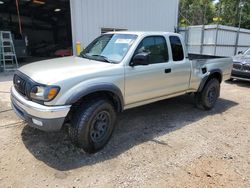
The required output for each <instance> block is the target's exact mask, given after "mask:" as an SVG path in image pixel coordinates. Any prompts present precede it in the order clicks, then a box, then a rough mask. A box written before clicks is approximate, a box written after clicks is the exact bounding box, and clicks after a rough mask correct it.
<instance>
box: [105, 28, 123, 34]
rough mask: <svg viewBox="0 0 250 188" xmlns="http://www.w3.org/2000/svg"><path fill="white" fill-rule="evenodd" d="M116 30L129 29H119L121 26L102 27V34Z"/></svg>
mask: <svg viewBox="0 0 250 188" xmlns="http://www.w3.org/2000/svg"><path fill="white" fill-rule="evenodd" d="M114 31H127V29H119V28H101V34H104V33H107V32H114Z"/></svg>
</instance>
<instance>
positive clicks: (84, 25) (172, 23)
mask: <svg viewBox="0 0 250 188" xmlns="http://www.w3.org/2000/svg"><path fill="white" fill-rule="evenodd" d="M70 5H71V20H72V35H73V44H75V43H76V42H77V41H80V42H81V43H82V44H83V46H84V47H86V45H88V44H89V43H90V42H91V41H92V40H93V39H94V38H96V37H97V36H99V35H100V34H101V28H119V29H127V30H137V31H138V30H141V31H171V32H173V31H174V29H175V28H176V27H177V23H178V5H179V0H157V1H156V0H70ZM73 46H74V47H75V45H73ZM74 51H75V50H74Z"/></svg>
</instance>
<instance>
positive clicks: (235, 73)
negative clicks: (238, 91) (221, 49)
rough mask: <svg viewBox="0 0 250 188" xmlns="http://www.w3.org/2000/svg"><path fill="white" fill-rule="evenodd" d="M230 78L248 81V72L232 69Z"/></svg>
mask: <svg viewBox="0 0 250 188" xmlns="http://www.w3.org/2000/svg"><path fill="white" fill-rule="evenodd" d="M231 78H234V79H238V80H245V81H250V72H249V71H241V70H235V69H233V70H232V75H231Z"/></svg>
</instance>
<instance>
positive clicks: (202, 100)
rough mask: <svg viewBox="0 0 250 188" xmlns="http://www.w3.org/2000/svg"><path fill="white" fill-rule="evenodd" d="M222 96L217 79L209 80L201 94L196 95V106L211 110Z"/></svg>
mask: <svg viewBox="0 0 250 188" xmlns="http://www.w3.org/2000/svg"><path fill="white" fill-rule="evenodd" d="M219 96H220V83H219V81H218V80H217V79H216V78H212V79H211V80H209V81H208V82H207V83H206V85H205V86H204V88H203V89H202V91H201V92H199V93H196V94H195V104H196V106H197V107H199V108H201V107H203V108H204V109H205V110H211V109H212V108H213V107H214V105H215V103H216V102H217V99H218V98H219Z"/></svg>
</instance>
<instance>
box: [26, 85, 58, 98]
mask: <svg viewBox="0 0 250 188" xmlns="http://www.w3.org/2000/svg"><path fill="white" fill-rule="evenodd" d="M59 90H60V88H59V87H57V86H35V87H33V88H32V89H31V91H30V97H31V98H32V99H34V100H39V101H45V102H48V101H51V100H53V99H54V98H55V97H56V95H57V94H58V93H59Z"/></svg>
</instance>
